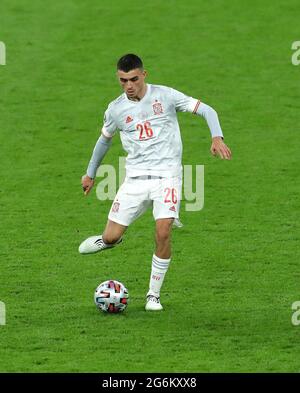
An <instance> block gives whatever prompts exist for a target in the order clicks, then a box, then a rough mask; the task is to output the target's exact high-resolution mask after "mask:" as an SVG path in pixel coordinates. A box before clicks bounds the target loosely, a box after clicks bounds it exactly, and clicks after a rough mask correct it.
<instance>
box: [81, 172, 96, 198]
mask: <svg viewBox="0 0 300 393" xmlns="http://www.w3.org/2000/svg"><path fill="white" fill-rule="evenodd" d="M81 184H82V189H83V192H84V195H87V194H88V193H89V192H90V191H91V189H92V188H93V185H94V180H93V179H91V178H90V177H89V176H88V175H83V176H82V178H81Z"/></svg>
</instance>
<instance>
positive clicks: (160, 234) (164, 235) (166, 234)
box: [156, 228, 171, 244]
mask: <svg viewBox="0 0 300 393" xmlns="http://www.w3.org/2000/svg"><path fill="white" fill-rule="evenodd" d="M170 237H171V233H170V230H169V228H160V229H158V230H156V243H157V244H166V243H169V241H170Z"/></svg>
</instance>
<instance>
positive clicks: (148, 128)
mask: <svg viewBox="0 0 300 393" xmlns="http://www.w3.org/2000/svg"><path fill="white" fill-rule="evenodd" d="M199 104H200V101H198V100H196V99H195V98H192V97H188V96H186V95H185V94H183V93H181V92H179V91H177V90H174V89H172V88H170V87H166V86H158V85H151V84H147V90H146V94H145V95H144V97H143V98H142V99H141V100H140V101H132V100H129V99H128V97H127V95H126V94H125V93H123V94H122V95H121V96H120V97H118V98H117V99H116V100H114V101H113V102H111V103H110V104H109V106H108V108H107V110H106V112H105V115H104V125H103V128H102V133H103V134H104V135H105V136H107V137H111V136H113V135H114V134H115V132H116V131H117V130H119V131H120V137H121V142H122V145H123V148H124V150H125V151H126V152H127V154H128V155H127V158H126V175H127V176H128V177H134V176H140V175H155V176H163V177H169V176H178V175H179V176H180V175H181V170H182V166H181V159H182V141H181V136H180V129H179V124H178V120H177V114H176V112H194V113H196V111H197V109H198V107H199Z"/></svg>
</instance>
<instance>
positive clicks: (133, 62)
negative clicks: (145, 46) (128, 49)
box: [117, 53, 143, 72]
mask: <svg viewBox="0 0 300 393" xmlns="http://www.w3.org/2000/svg"><path fill="white" fill-rule="evenodd" d="M135 68H140V69H143V62H142V60H141V59H140V58H139V57H138V56H137V55H134V54H132V53H128V54H127V55H124V56H122V57H121V58H120V59H119V61H118V63H117V69H118V70H120V71H124V72H129V71H131V70H134V69H135Z"/></svg>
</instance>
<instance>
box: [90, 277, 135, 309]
mask: <svg viewBox="0 0 300 393" xmlns="http://www.w3.org/2000/svg"><path fill="white" fill-rule="evenodd" d="M128 298H129V294H128V290H127V289H126V288H125V286H124V285H123V284H122V283H121V282H119V281H116V280H108V281H105V282H103V283H101V284H100V285H98V287H97V288H96V291H95V295H94V300H95V304H96V306H97V307H98V308H99V309H100V310H101V311H103V312H109V313H118V312H122V311H124V310H125V308H126V307H127V304H128Z"/></svg>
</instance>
